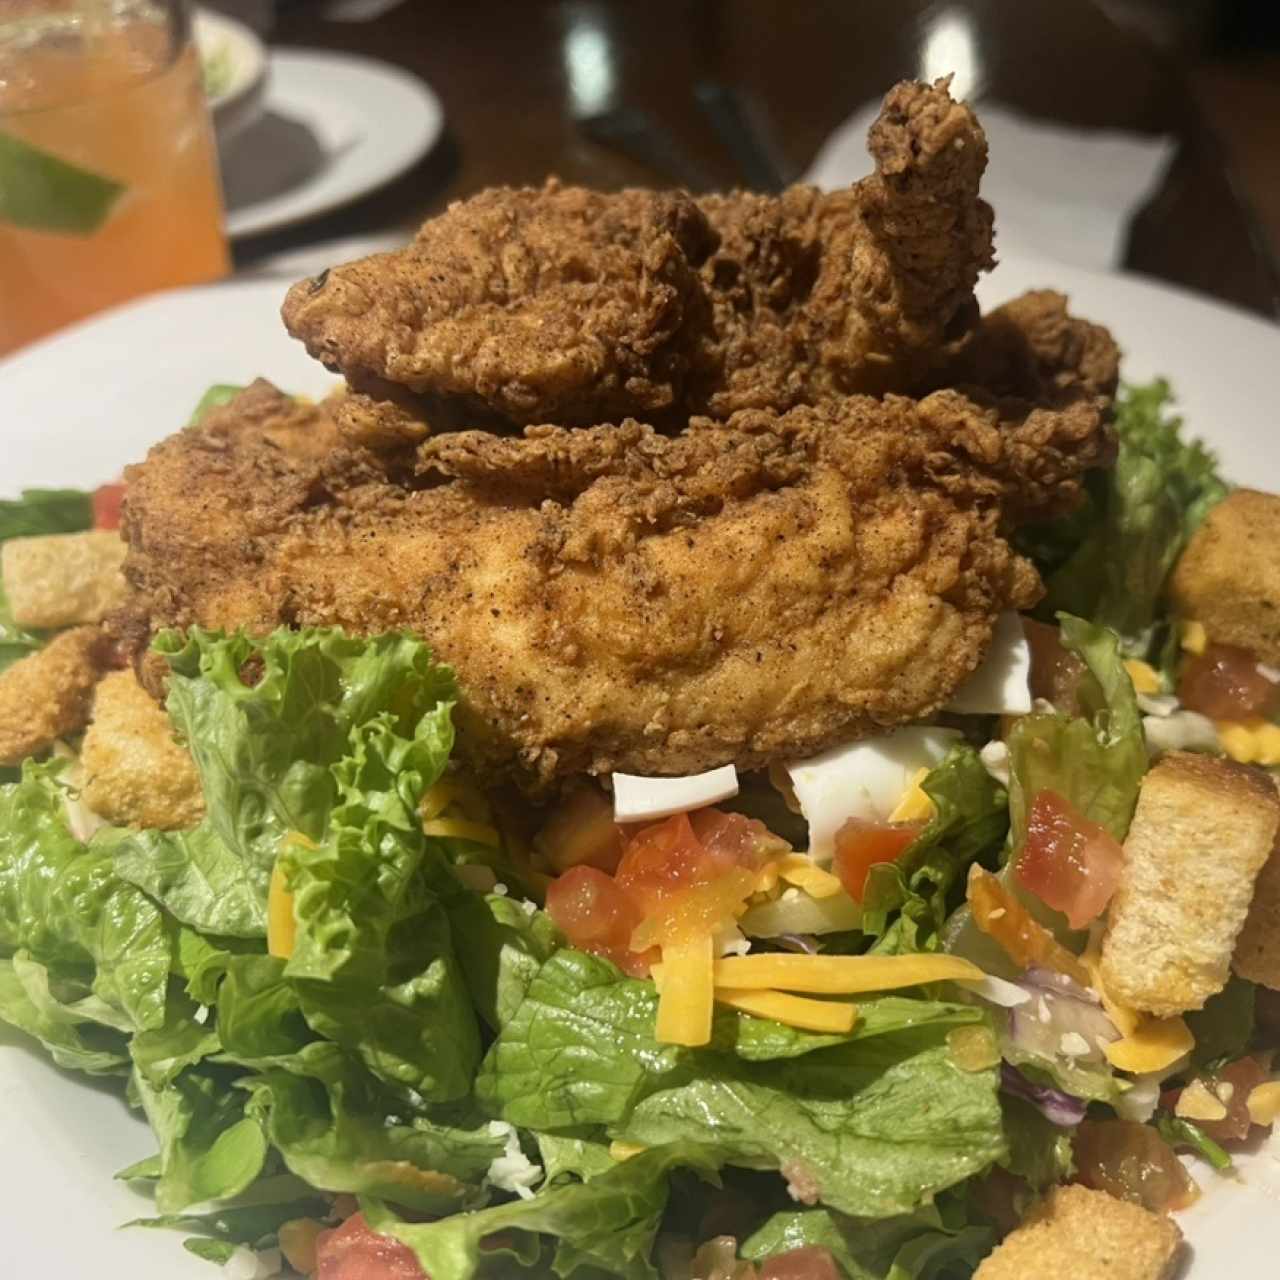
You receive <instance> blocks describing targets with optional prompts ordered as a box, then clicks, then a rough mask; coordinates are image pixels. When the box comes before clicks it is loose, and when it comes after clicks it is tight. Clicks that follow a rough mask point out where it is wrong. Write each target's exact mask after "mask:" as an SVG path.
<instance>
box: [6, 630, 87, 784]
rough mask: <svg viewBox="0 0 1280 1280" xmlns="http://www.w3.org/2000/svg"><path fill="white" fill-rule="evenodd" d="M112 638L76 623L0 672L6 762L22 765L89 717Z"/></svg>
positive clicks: (75, 729)
mask: <svg viewBox="0 0 1280 1280" xmlns="http://www.w3.org/2000/svg"><path fill="white" fill-rule="evenodd" d="M106 650H107V642H106V639H105V637H104V636H103V634H102V632H101V631H99V630H98V628H97V627H76V628H75V629H74V630H72V631H64V632H63V633H62V634H61V635H59V636H54V638H53V639H52V640H51V641H49V643H48V644H47V645H46V646H45V647H44V648H43V649H37V650H36V652H35V653H31V654H28V655H27V656H26V657H25V658H20V659H19V660H18V661H17V662H15V663H14V664H13V665H12V666H11V667H8V668H6V669H5V670H4V671H3V672H0V764H9V765H14V764H21V763H22V761H23V760H25V759H26V758H27V757H28V756H33V755H35V754H36V753H37V752H40V751H43V750H44V749H45V748H46V747H48V746H50V745H51V744H52V743H53V741H54V740H55V739H56V738H61V737H63V736H64V735H66V734H68V733H77V732H79V730H81V729H83V728H84V725H85V721H87V720H88V719H89V705H90V701H91V696H92V694H93V687H94V685H95V684H97V683H98V677H99V676H100V675H101V674H102V670H103V665H104V659H105V657H106Z"/></svg>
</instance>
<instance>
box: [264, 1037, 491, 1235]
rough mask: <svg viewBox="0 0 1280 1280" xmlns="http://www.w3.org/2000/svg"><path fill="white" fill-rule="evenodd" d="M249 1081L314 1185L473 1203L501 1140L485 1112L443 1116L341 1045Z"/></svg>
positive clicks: (424, 1208) (273, 1133) (316, 1049)
mask: <svg viewBox="0 0 1280 1280" xmlns="http://www.w3.org/2000/svg"><path fill="white" fill-rule="evenodd" d="M260 1068H261V1069H260V1070H259V1072H258V1073H257V1074H255V1075H253V1076H250V1077H247V1078H246V1079H244V1080H243V1081H242V1085H243V1087H244V1088H247V1089H248V1090H249V1092H250V1094H251V1096H252V1102H251V1104H250V1108H249V1110H250V1113H251V1114H252V1115H254V1116H257V1117H259V1118H261V1119H262V1120H263V1121H264V1123H265V1124H266V1127H267V1132H268V1134H269V1135H270V1138H271V1143H272V1145H273V1146H275V1147H276V1149H277V1150H278V1151H279V1152H280V1154H281V1156H282V1157H283V1158H284V1161H285V1164H286V1165H287V1166H288V1167H289V1169H290V1171H291V1172H293V1173H294V1174H296V1175H297V1176H298V1177H300V1178H303V1179H304V1180H305V1181H306V1182H308V1183H309V1184H310V1185H312V1186H314V1187H319V1188H321V1189H323V1190H326V1191H345V1192H352V1193H356V1194H361V1195H376V1196H379V1197H381V1198H383V1199H386V1200H391V1201H394V1202H395V1203H396V1204H401V1205H405V1206H406V1207H408V1208H410V1209H415V1210H418V1211H420V1212H424V1213H448V1212H451V1211H452V1210H455V1209H458V1208H462V1207H465V1206H467V1205H469V1204H473V1203H474V1202H475V1200H476V1197H477V1190H476V1186H477V1184H479V1182H480V1181H481V1180H482V1178H483V1176H484V1173H485V1172H486V1170H487V1169H488V1167H489V1165H490V1164H491V1163H492V1161H493V1160H494V1158H495V1157H497V1156H499V1155H501V1154H502V1150H503V1146H504V1141H503V1139H502V1138H501V1137H499V1136H496V1135H494V1134H493V1133H491V1132H490V1131H489V1127H488V1125H487V1124H486V1123H485V1122H484V1121H483V1120H480V1119H478V1118H477V1119H475V1121H474V1122H473V1123H472V1124H470V1125H467V1124H464V1123H449V1122H447V1121H445V1120H436V1119H433V1118H432V1116H431V1115H430V1114H429V1113H428V1112H427V1111H426V1110H424V1109H423V1108H422V1107H421V1104H420V1102H419V1103H416V1104H415V1102H414V1101H413V1099H411V1098H407V1097H398V1098H397V1097H396V1096H395V1095H394V1094H392V1093H391V1092H389V1091H388V1090H387V1088H386V1087H385V1086H383V1085H382V1084H381V1083H380V1082H379V1081H377V1080H375V1079H374V1078H373V1077H372V1076H371V1075H370V1074H369V1073H368V1072H367V1071H366V1070H364V1068H363V1067H362V1066H361V1065H360V1064H359V1063H358V1062H356V1061H353V1060H352V1059H351V1057H350V1056H349V1055H348V1054H346V1053H344V1052H343V1050H342V1049H340V1048H339V1047H338V1046H337V1045H334V1044H329V1043H325V1042H320V1041H317V1042H314V1043H312V1044H309V1045H307V1046H306V1047H305V1048H304V1049H302V1050H301V1051H299V1052H298V1053H296V1054H293V1055H290V1056H288V1057H287V1058H282V1059H280V1060H279V1061H278V1064H273V1063H272V1062H271V1061H270V1060H267V1061H265V1062H263V1063H262V1064H260Z"/></svg>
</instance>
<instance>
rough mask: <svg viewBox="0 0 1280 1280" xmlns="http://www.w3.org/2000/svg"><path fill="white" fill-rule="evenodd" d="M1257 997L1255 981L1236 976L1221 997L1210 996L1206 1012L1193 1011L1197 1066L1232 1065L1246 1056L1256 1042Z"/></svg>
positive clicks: (1193, 1056)
mask: <svg viewBox="0 0 1280 1280" xmlns="http://www.w3.org/2000/svg"><path fill="white" fill-rule="evenodd" d="M1257 995H1258V989H1257V987H1256V986H1254V984H1253V983H1252V982H1248V981H1246V980H1245V979H1244V978H1237V977H1234V976H1232V977H1231V978H1230V979H1228V981H1227V985H1226V986H1225V987H1223V989H1222V990H1221V991H1219V992H1218V993H1217V995H1213V996H1210V997H1209V999H1208V1000H1207V1001H1206V1002H1205V1006H1204V1008H1203V1009H1192V1010H1191V1011H1190V1012H1189V1013H1187V1014H1186V1015H1185V1016H1186V1020H1187V1026H1188V1027H1190V1028H1191V1034H1192V1035H1193V1036H1195V1039H1196V1044H1195V1048H1194V1049H1192V1050H1191V1063H1192V1065H1193V1066H1196V1067H1204V1066H1208V1064H1209V1063H1211V1062H1212V1063H1216V1062H1230V1061H1232V1060H1233V1059H1235V1058H1240V1057H1243V1056H1244V1053H1245V1051H1246V1050H1247V1049H1248V1048H1249V1045H1250V1043H1251V1042H1252V1040H1253V1028H1254V1024H1255V1012H1254V1006H1255V1004H1256V1001H1257Z"/></svg>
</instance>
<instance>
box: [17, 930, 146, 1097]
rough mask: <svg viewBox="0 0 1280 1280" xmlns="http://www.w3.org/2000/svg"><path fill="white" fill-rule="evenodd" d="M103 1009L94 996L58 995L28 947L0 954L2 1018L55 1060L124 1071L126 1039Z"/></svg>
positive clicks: (79, 1067)
mask: <svg viewBox="0 0 1280 1280" xmlns="http://www.w3.org/2000/svg"><path fill="white" fill-rule="evenodd" d="M99 1003H100V1002H99ZM102 1012H103V1009H102V1008H99V1007H98V1006H97V1003H95V997H92V996H90V997H87V998H86V999H85V1000H82V1001H73V1002H71V1003H64V1002H63V1001H61V1000H59V999H58V998H57V997H56V996H55V995H54V994H53V993H52V991H51V990H50V987H49V972H48V970H47V969H46V968H45V967H44V965H42V964H40V963H39V961H37V960H33V959H32V958H31V955H30V953H29V952H26V951H19V952H17V953H16V954H15V955H14V956H12V957H11V958H10V959H7V960H5V959H0V1022H6V1023H8V1024H9V1025H10V1026H11V1027H15V1028H17V1030H19V1031H22V1032H24V1033H25V1034H26V1035H29V1036H31V1037H32V1038H33V1039H35V1040H37V1041H38V1042H39V1043H40V1044H41V1046H43V1048H44V1049H45V1051H46V1052H47V1053H48V1054H49V1056H50V1057H51V1058H52V1059H53V1060H54V1062H56V1063H57V1064H58V1066H60V1067H62V1068H64V1069H66V1070H69V1071H84V1072H87V1073H88V1074H89V1075H95V1076H96V1075H121V1074H124V1073H125V1072H127V1071H128V1068H129V1055H128V1051H127V1043H126V1039H125V1037H124V1035H122V1034H121V1033H119V1032H118V1031H116V1030H113V1029H112V1028H111V1027H110V1026H109V1024H104V1023H103V1021H102V1016H101V1015H102Z"/></svg>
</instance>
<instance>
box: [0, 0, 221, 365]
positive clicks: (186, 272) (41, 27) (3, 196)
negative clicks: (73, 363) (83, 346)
mask: <svg viewBox="0 0 1280 1280" xmlns="http://www.w3.org/2000/svg"><path fill="white" fill-rule="evenodd" d="M222 222H223V219H222V200H221V191H220V188H219V181H218V169H217V159H216V154H215V151H214V144H213V134H212V129H211V128H210V125H209V115H208V108H207V105H206V103H205V98H204V90H203V84H202V80H201V69H200V62H199V58H198V56H197V53H196V50H195V47H194V45H193V44H192V42H191V38H190V29H189V22H188V15H187V14H186V11H185V8H184V7H183V6H182V5H181V4H177V3H169V4H165V3H156V2H154V0H152V2H150V3H142V2H133V3H126V2H123V0H78V2H73V0H62V2H61V3H59V0H0V353H4V352H6V351H11V350H13V349H14V348H15V347H18V346H20V345H22V344H23V343H26V342H29V341H31V340H32V339H33V338H37V337H40V336H41V335H43V334H46V333H50V332H52V331H53V330H54V329H57V328H59V327H60V326H62V325H64V324H67V323H69V322H70V321H72V320H77V319H79V318H80V317H82V316H87V315H89V314H91V313H92V312H94V311H98V310H100V309H101V308H103V307H108V306H111V305H113V304H115V303H118V302H122V301H124V300H126V299H128V298H132V297H135V296H137V295H138V294H142V293H147V292H150V291H151V290H154V289H160V288H165V287H168V286H172V285H181V284H193V283H196V282H199V281H204V280H212V279H216V278H217V277H219V276H222V275H225V274H226V273H227V271H228V269H229V257H228V252H227V243H226V237H225V235H224V232H223V225H222Z"/></svg>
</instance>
